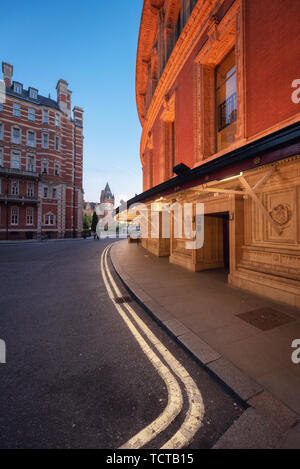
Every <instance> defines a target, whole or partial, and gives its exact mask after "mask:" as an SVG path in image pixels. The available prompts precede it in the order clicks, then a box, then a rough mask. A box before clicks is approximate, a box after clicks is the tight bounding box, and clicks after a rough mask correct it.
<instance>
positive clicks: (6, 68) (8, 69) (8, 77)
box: [2, 62, 14, 87]
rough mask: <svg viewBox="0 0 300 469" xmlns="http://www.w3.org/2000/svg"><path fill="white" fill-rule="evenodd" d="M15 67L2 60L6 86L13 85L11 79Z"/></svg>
mask: <svg viewBox="0 0 300 469" xmlns="http://www.w3.org/2000/svg"><path fill="white" fill-rule="evenodd" d="M13 71H14V67H13V66H12V65H10V64H7V63H6V62H2V72H3V78H4V83H5V86H8V87H10V86H11V79H12V76H13Z"/></svg>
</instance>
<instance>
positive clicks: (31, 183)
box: [27, 182, 34, 197]
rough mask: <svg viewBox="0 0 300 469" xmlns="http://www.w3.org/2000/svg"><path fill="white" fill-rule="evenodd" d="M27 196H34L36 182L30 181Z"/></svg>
mask: <svg viewBox="0 0 300 469" xmlns="http://www.w3.org/2000/svg"><path fill="white" fill-rule="evenodd" d="M27 197H34V184H33V182H29V183H28V184H27Z"/></svg>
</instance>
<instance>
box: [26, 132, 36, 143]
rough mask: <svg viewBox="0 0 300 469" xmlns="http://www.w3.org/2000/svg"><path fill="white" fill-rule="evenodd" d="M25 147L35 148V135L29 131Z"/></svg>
mask: <svg viewBox="0 0 300 469" xmlns="http://www.w3.org/2000/svg"><path fill="white" fill-rule="evenodd" d="M27 145H28V146H29V147H35V133H34V132H31V131H30V130H29V132H28V133H27Z"/></svg>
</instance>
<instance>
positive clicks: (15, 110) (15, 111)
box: [13, 103, 21, 117]
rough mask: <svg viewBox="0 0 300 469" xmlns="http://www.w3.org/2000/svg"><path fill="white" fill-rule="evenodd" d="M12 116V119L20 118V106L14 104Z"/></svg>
mask: <svg viewBox="0 0 300 469" xmlns="http://www.w3.org/2000/svg"><path fill="white" fill-rule="evenodd" d="M13 115H14V117H21V105H20V104H18V103H14V106H13Z"/></svg>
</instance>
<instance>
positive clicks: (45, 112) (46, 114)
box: [43, 110, 49, 124]
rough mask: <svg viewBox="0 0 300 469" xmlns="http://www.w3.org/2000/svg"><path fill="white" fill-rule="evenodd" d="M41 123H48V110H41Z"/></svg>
mask: <svg viewBox="0 0 300 469" xmlns="http://www.w3.org/2000/svg"><path fill="white" fill-rule="evenodd" d="M43 124H49V111H46V110H44V111H43Z"/></svg>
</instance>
